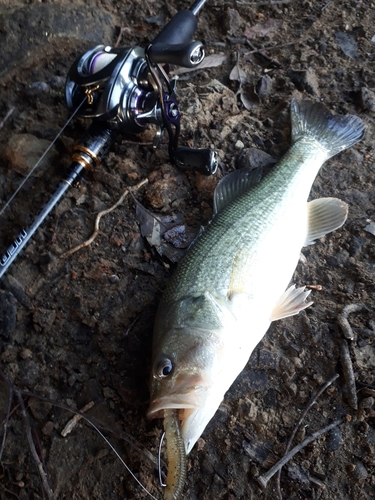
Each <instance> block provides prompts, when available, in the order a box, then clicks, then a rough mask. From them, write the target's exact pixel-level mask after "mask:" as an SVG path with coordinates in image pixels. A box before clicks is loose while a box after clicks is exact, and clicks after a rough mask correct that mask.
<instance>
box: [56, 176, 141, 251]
mask: <svg viewBox="0 0 375 500" xmlns="http://www.w3.org/2000/svg"><path fill="white" fill-rule="evenodd" d="M147 183H148V179H144V180H143V181H141V182H139V183H138V184H137V185H136V186H134V187H133V188H128V187H127V188H126V189H125V191H124V192H123V193H122V195H121V197H120V199H119V200H118V201H117V202H116V203H115V204H114V205H112V206H111V207H109V208H106V209H105V210H102V211H101V212H99V213H98V215H97V216H96V220H95V230H94V232H93V233H92V235H91V236H90V238H89V239H88V240H86V241H84V242H83V243H80V244H79V245H77V246H76V247H74V248H71V249H70V250H68V251H66V252H64V253H63V254H62V255H61V257H62V258H64V257H67V256H68V255H72V254H73V253H75V252H78V250H81V248H85V247H88V246H89V245H91V243H92V242H93V241H94V240H95V238H96V237H97V236H98V234H99V222H100V219H101V218H102V217H103V215H107V214H109V213H110V212H112V211H113V210H115V209H116V208H117V207H118V206H119V205H121V203H122V202H123V201H124V200H125V198H126V196H127V195H128V194H129V193H130V194H131V195H132V191H138V189H140V188H141V187H142V186H144V185H145V184H147Z"/></svg>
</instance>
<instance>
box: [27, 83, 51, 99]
mask: <svg viewBox="0 0 375 500" xmlns="http://www.w3.org/2000/svg"><path fill="white" fill-rule="evenodd" d="M48 91H49V85H48V84H47V83H46V82H33V83H31V84H30V85H29V87H28V88H27V89H26V94H27V95H29V96H33V97H34V96H37V95H39V94H43V93H44V92H48Z"/></svg>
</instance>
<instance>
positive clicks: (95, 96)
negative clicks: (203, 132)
mask: <svg viewBox="0 0 375 500" xmlns="http://www.w3.org/2000/svg"><path fill="white" fill-rule="evenodd" d="M193 8H194V7H193ZM196 25H197V19H196V16H195V14H194V11H193V10H183V11H180V12H179V13H178V14H177V15H176V16H175V17H174V18H173V19H172V20H171V21H170V23H168V24H167V25H166V26H165V28H164V29H163V30H162V32H161V33H160V34H159V35H158V36H157V37H156V38H155V40H154V41H153V42H152V43H151V44H150V45H148V47H147V48H146V49H143V48H141V47H135V48H131V49H124V48H112V47H105V46H104V45H98V46H96V47H94V48H93V49H91V50H89V51H88V52H86V53H85V54H84V55H82V56H81V57H80V58H79V59H77V60H76V61H75V63H74V64H73V66H72V68H71V69H70V72H69V75H68V78H67V81H66V87H65V94H66V101H67V105H68V108H69V110H70V111H74V110H76V109H77V108H78V107H79V106H80V104H81V103H82V101H84V104H83V105H82V106H81V107H80V108H79V111H78V113H77V114H78V115H80V116H83V117H86V118H92V119H94V121H95V122H96V123H100V124H101V125H102V126H103V127H105V128H106V129H108V130H110V131H119V132H131V133H139V132H141V131H142V130H144V128H145V127H147V125H149V124H155V125H157V127H158V130H157V133H156V135H155V137H154V142H153V145H154V147H155V148H156V147H157V146H158V144H159V142H160V140H161V138H162V136H163V133H164V131H165V130H167V133H168V136H169V156H170V159H171V161H173V162H174V163H175V164H176V165H177V166H178V167H180V168H182V169H194V170H198V171H199V172H201V173H203V174H206V175H210V174H213V173H214V172H215V171H216V168H217V157H216V153H215V152H214V151H213V150H211V149H191V148H186V147H178V137H179V134H180V113H179V109H178V103H177V100H176V95H175V83H176V81H175V80H172V81H171V80H170V79H169V77H168V74H167V71H168V65H169V64H176V65H178V66H183V67H187V68H194V67H197V66H198V65H199V64H200V63H201V62H202V61H203V59H204V55H205V54H204V50H203V46H202V43H201V42H191V41H190V39H191V37H192V36H193V34H194V32H195V29H196ZM162 65H164V66H162ZM165 65H166V66H165ZM85 97H86V99H85Z"/></svg>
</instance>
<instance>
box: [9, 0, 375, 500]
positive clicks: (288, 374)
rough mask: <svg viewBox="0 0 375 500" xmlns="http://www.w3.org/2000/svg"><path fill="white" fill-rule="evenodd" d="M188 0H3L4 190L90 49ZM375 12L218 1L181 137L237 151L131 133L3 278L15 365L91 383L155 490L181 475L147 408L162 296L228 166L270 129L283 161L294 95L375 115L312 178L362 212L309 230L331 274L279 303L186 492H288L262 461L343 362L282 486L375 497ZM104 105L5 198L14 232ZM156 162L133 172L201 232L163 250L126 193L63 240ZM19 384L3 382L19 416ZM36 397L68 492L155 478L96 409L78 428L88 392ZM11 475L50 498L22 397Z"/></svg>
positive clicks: (141, 196)
mask: <svg viewBox="0 0 375 500" xmlns="http://www.w3.org/2000/svg"><path fill="white" fill-rule="evenodd" d="M187 7H189V5H186V3H184V2H181V1H179V2H174V1H172V2H161V1H160V0H155V1H150V2H140V1H134V2H121V1H118V0H80V1H76V2H69V1H63V0H61V1H58V0H55V1H48V0H46V1H37V0H35V1H32V0H31V1H29V0H1V1H0V42H1V47H2V57H1V63H0V73H1V77H0V88H1V92H0V121H1V120H3V122H2V123H1V129H0V158H1V162H0V200H1V204H2V205H3V204H4V203H5V201H6V200H7V199H9V197H10V196H11V194H12V193H13V192H14V190H15V189H16V188H17V186H18V185H19V184H20V182H21V181H22V179H23V178H24V176H25V175H26V173H27V171H28V170H29V169H30V167H31V166H32V165H33V164H34V163H35V161H36V160H37V158H38V157H39V155H40V152H41V151H42V150H44V149H45V146H46V144H49V143H50V142H51V141H52V140H53V139H54V137H55V136H56V134H57V133H58V131H59V130H60V129H61V127H62V126H63V125H64V124H65V122H66V120H67V118H68V116H69V113H68V112H67V110H66V106H65V101H64V82H65V77H66V75H67V72H68V70H69V68H70V66H71V64H72V63H73V61H74V60H75V58H76V57H77V56H78V55H80V54H82V53H84V52H85V51H86V50H88V49H89V48H90V47H92V46H94V45H96V44H101V43H104V44H106V45H112V46H113V45H114V44H115V43H116V41H117V39H118V36H119V34H120V31H121V29H123V30H122V38H121V42H120V44H121V45H123V46H127V47H130V46H136V45H139V46H142V47H144V46H145V45H146V44H147V42H148V41H150V40H152V39H153V37H154V36H155V35H156V34H157V33H158V31H159V30H160V28H161V26H163V25H164V24H165V23H166V22H167V21H168V20H169V19H170V18H171V16H172V15H174V14H175V13H176V12H177V10H179V9H181V8H187ZM374 21H375V5H374V3H373V2H371V1H360V0H359V1H347V2H338V1H332V2H328V3H326V2H325V1H322V2H320V1H319V2H312V1H295V2H289V3H286V2H285V3H278V4H275V5H270V4H266V3H264V4H263V5H262V4H258V5H257V4H256V3H254V4H250V3H246V2H235V1H229V2H222V1H220V0H217V1H214V2H212V3H209V6H207V7H205V8H204V9H203V10H202V12H201V14H200V16H199V23H198V30H197V33H196V39H199V40H201V41H202V42H204V44H205V46H206V50H207V54H208V55H210V56H213V55H218V54H223V55H224V56H225V59H224V61H223V62H222V63H221V65H220V66H217V67H209V68H204V69H201V70H199V71H196V72H194V73H184V74H181V75H179V80H178V97H179V102H180V109H181V112H182V133H181V144H183V145H189V146H192V147H208V146H212V147H214V148H216V150H217V151H218V155H219V169H218V172H217V173H216V174H215V175H214V176H213V177H205V176H203V175H201V174H198V173H195V172H188V173H184V172H181V171H180V170H178V169H177V168H176V167H175V166H173V165H171V163H170V162H169V159H168V150H167V143H166V141H164V142H163V143H162V144H161V146H160V147H159V149H158V150H156V151H154V150H153V149H152V146H151V144H150V141H151V139H152V134H153V133H151V132H146V133H144V134H143V135H142V136H138V137H134V136H127V135H126V134H124V135H123V136H121V137H119V139H118V140H117V141H116V143H115V144H114V145H113V147H112V149H111V152H110V153H109V154H108V155H107V157H106V158H105V159H104V160H103V162H102V163H101V165H100V166H98V167H96V168H95V169H94V170H93V171H92V172H90V173H89V174H88V175H87V176H86V177H85V180H84V181H83V182H82V183H81V185H80V187H79V188H78V189H72V190H70V192H69V193H68V194H67V196H66V197H65V198H64V200H63V201H62V202H61V203H60V204H59V206H58V207H57V208H56V209H55V210H54V211H53V213H52V215H51V216H50V217H49V218H48V219H47V220H46V221H45V223H44V224H43V225H42V227H41V228H40V229H39V231H38V232H37V234H36V235H35V237H34V238H33V240H32V242H31V243H30V244H29V245H28V246H27V248H26V249H25V250H24V252H23V253H22V254H21V255H20V256H19V257H18V259H17V260H16V261H15V263H14V264H13V266H12V267H11V269H10V270H9V272H8V273H7V275H6V276H5V277H4V278H3V279H2V281H1V283H0V328H1V331H0V370H1V373H3V374H5V375H6V377H7V378H8V380H9V381H11V382H12V383H13V384H14V385H15V386H16V387H17V388H18V389H22V390H23V391H27V392H29V393H34V394H36V395H39V396H43V397H45V398H49V399H50V400H53V401H56V402H59V403H61V404H63V405H66V406H69V407H72V408H78V409H81V408H83V407H84V406H85V405H86V404H87V403H89V402H90V401H93V402H94V406H93V407H92V408H91V409H90V410H88V412H87V413H88V414H89V415H91V416H94V417H95V418H96V419H97V421H99V422H100V423H101V424H102V425H103V426H105V427H106V428H107V430H105V431H104V434H105V435H106V436H107V437H108V438H109V439H110V441H111V443H112V444H113V446H114V447H115V448H116V450H117V452H118V453H119V454H120V455H121V457H122V458H123V460H124V461H125V462H126V464H127V465H128V466H129V467H130V468H131V470H132V471H133V472H134V473H135V474H136V475H137V477H138V478H139V480H140V481H141V482H142V483H143V484H144V485H145V487H146V488H147V489H148V490H149V491H150V492H151V493H152V494H153V495H154V496H155V497H157V498H161V497H162V492H161V488H160V487H159V485H158V478H157V471H156V467H155V465H154V463H153V462H152V460H150V456H151V458H152V457H155V456H156V455H157V447H158V442H159V437H160V434H161V429H162V426H161V422H160V421H148V420H147V419H146V411H147V406H148V398H149V393H148V379H149V373H150V357H151V340H152V324H153V319H154V315H155V311H156V307H157V303H158V299H159V297H160V294H161V292H162V290H163V287H164V286H165V283H166V280H167V279H168V277H169V276H170V274H171V272H173V269H174V268H175V266H176V263H177V262H178V260H179V259H180V258H181V256H182V255H183V253H184V251H186V250H185V248H186V246H187V244H188V242H189V241H191V239H192V238H193V237H194V234H196V233H197V232H198V231H199V228H200V226H202V225H205V224H207V222H208V221H209V220H210V217H211V215H212V194H213V189H214V187H215V185H216V183H217V182H218V180H219V179H220V178H222V177H223V176H224V175H225V174H226V173H227V172H229V171H231V170H233V169H234V168H235V167H236V166H238V165H240V166H244V164H246V163H247V162H249V161H250V160H251V159H253V161H257V160H254V158H256V159H257V158H259V154H258V155H257V154H256V152H254V148H255V149H256V150H257V151H259V150H261V151H263V152H265V153H267V154H269V155H271V156H272V157H273V158H274V159H276V160H277V159H279V158H280V157H281V156H282V154H283V153H284V152H285V151H286V150H287V149H288V147H289V143H290V126H289V112H288V106H289V103H290V100H291V98H292V97H297V98H307V99H310V100H315V101H321V102H323V103H325V104H326V105H327V106H328V107H329V108H330V109H331V110H332V111H334V112H335V113H344V114H345V113H352V114H356V115H358V116H360V117H361V118H362V120H363V121H364V122H365V123H366V124H367V132H366V136H365V137H364V139H363V140H362V141H361V142H360V143H359V144H358V145H357V146H355V147H353V148H351V149H350V150H349V151H345V152H343V153H341V154H340V155H338V156H337V157H335V158H334V159H332V160H331V161H329V162H327V163H326V164H325V165H324V167H323V168H322V169H321V172H320V174H319V176H318V177H317V179H316V182H315V184H314V186H313V188H312V192H311V197H312V198H317V197H321V196H337V197H339V198H341V199H343V200H345V201H346V202H347V203H348V204H349V206H350V211H349V218H348V221H347V223H346V224H345V226H344V227H343V228H342V229H340V230H339V231H336V232H335V233H333V234H332V235H330V236H327V237H325V238H323V239H322V240H320V241H319V242H317V243H316V244H315V245H313V246H310V247H307V248H306V249H304V250H303V254H304V257H305V259H303V260H302V261H301V262H300V264H299V266H298V269H297V271H296V273H295V276H294V279H293V281H294V282H295V283H297V284H299V285H301V284H310V285H313V286H317V287H316V288H318V289H314V290H313V291H312V297H313V300H314V304H313V306H312V307H310V308H309V309H308V310H307V311H306V312H305V313H303V314H300V315H299V316H297V317H294V318H290V319H285V320H282V321H279V322H277V323H275V324H273V325H272V327H271V328H270V330H269V332H268V333H267V335H266V336H265V337H264V339H263V340H262V341H261V342H260V344H259V346H258V348H257V349H256V350H255V351H254V353H253V355H252V356H251V359H250V361H249V363H248V365H247V367H246V369H245V370H244V371H243V372H242V374H241V375H240V376H239V377H238V379H237V380H236V381H235V383H234V384H233V386H232V388H231V389H230V391H229V392H228V394H227V395H226V397H225V400H224V401H223V403H222V405H221V406H220V408H219V410H218V411H217V413H216V415H215V417H214V418H213V419H212V421H211V422H210V424H209V425H208V427H207V429H206V430H205V432H204V434H203V435H202V437H201V439H200V440H199V442H198V444H197V445H196V446H195V448H194V449H193V451H192V452H191V454H190V456H189V460H188V468H189V470H188V479H187V485H186V489H185V493H184V498H187V499H208V500H210V499H228V500H229V499H230V500H234V499H258V498H263V499H265V500H271V499H272V500H273V499H275V498H277V492H276V483H275V479H274V478H273V479H271V480H270V482H269V483H268V485H267V488H266V489H265V490H262V489H261V488H260V487H259V485H258V483H257V480H256V478H257V477H258V476H259V475H262V474H265V473H266V471H267V470H268V469H269V468H270V467H271V466H272V465H273V464H274V463H276V462H277V461H278V460H279V459H280V458H281V457H282V456H283V455H284V452H285V448H286V444H287V441H288V439H289V437H290V436H291V434H292V432H293V429H294V427H295V425H296V423H297V421H298V419H299V418H300V415H301V413H302V411H303V410H304V408H305V407H306V405H307V404H308V401H309V400H310V398H311V395H312V394H313V393H314V392H315V391H317V390H318V389H319V388H320V387H321V386H322V384H324V383H325V382H326V381H328V380H329V379H331V378H332V377H333V376H334V374H335V373H338V374H339V375H340V377H339V378H338V379H337V380H336V381H335V382H334V383H333V384H332V385H331V386H330V387H329V388H328V389H327V390H326V391H325V392H324V393H323V394H322V395H321V396H320V397H319V398H318V401H317V402H316V404H315V405H313V407H312V408H311V410H310V411H309V413H308V414H307V416H306V417H305V419H304V421H303V424H302V426H301V428H300V430H299V432H298V433H297V435H296V438H295V440H294V442H293V444H297V443H299V442H301V441H302V440H303V439H304V437H305V436H308V435H310V434H312V433H313V432H315V431H318V430H319V429H322V428H324V427H325V426H326V425H328V424H330V423H331V422H333V421H335V420H337V419H342V423H341V424H340V425H338V426H337V427H335V428H334V429H333V430H332V431H330V432H329V433H327V434H324V436H322V437H320V438H319V439H317V440H315V441H314V442H312V443H311V444H309V445H307V446H306V447H304V448H303V449H302V450H301V452H300V453H298V454H297V455H296V456H295V457H294V458H293V459H292V460H291V461H289V462H288V463H287V464H286V466H285V467H284V468H283V470H282V475H281V492H282V495H283V498H284V499H290V500H291V499H295V500H297V499H298V500H302V499H324V500H328V499H342V500H344V499H345V500H346V499H348V500H349V499H356V500H364V499H369V498H374V497H375V420H374V417H375V406H374V400H375V369H374V366H375V346H374V337H375V324H374V320H373V314H374V294H375V286H374V277H375V250H374V243H375V229H374V228H375V194H374V188H373V183H374V178H375V163H374V146H375V142H374V136H375V135H374V126H375V75H374V62H375V50H374V49H375V28H374V26H375V23H374ZM259 49H262V52H261V53H260V52H257V50H259ZM263 49H264V50H263ZM10 111H12V112H11V114H10V115H9V112H10ZM7 115H8V116H7ZM88 125H89V122H88V121H87V120H84V119H80V118H75V119H74V120H73V121H71V122H70V123H69V125H68V126H67V128H66V129H65V130H64V131H63V133H62V135H61V136H60V137H59V139H58V140H57V141H56V143H55V145H54V146H53V148H52V149H51V151H50V153H49V155H48V157H47V158H46V159H45V160H44V161H43V162H42V164H41V165H40V167H39V168H38V169H37V170H36V172H35V174H34V175H33V176H31V178H30V179H29V180H28V181H27V183H26V184H25V186H24V187H23V189H22V191H21V192H20V194H19V195H18V196H17V197H16V198H15V199H14V201H13V202H12V204H11V206H10V207H9V208H8V209H7V210H6V211H5V212H4V213H3V214H2V215H1V240H0V246H1V251H2V253H3V252H4V251H5V250H6V249H7V247H8V245H9V244H10V243H11V241H13V239H14V238H15V236H16V235H17V234H18V233H19V231H20V230H21V228H23V227H25V226H28V225H29V224H30V223H31V221H32V220H33V218H34V216H35V215H36V214H37V213H38V212H39V210H40V209H41V207H42V206H43V204H44V203H45V202H46V200H47V199H48V198H49V196H50V195H51V193H52V192H53V189H54V188H55V186H57V184H58V182H59V176H60V174H61V172H63V171H64V169H66V168H67V167H68V166H69V164H70V154H71V151H72V146H73V144H74V141H76V140H77V139H79V138H80V137H82V135H83V134H84V132H85V130H86V128H87V127H88ZM25 134H27V135H25ZM262 158H263V156H262ZM263 159H264V158H263ZM238 162H239V163H238ZM145 178H148V184H147V185H146V186H144V187H142V188H140V189H139V190H138V191H136V192H135V196H136V198H137V200H138V202H140V203H141V204H142V205H143V207H145V208H146V209H148V210H150V211H152V212H154V213H156V214H157V215H158V216H159V217H169V218H172V219H173V220H175V221H178V225H179V226H180V229H179V231H180V234H181V232H182V233H183V238H176V237H174V236H173V234H172V235H171V234H169V237H168V238H164V239H163V241H162V247H161V248H159V251H158V249H157V248H156V247H155V246H154V242H153V241H151V243H150V241H148V240H147V239H146V238H145V237H144V236H143V235H142V233H141V230H140V224H139V222H140V220H141V218H140V215H139V212H140V211H142V209H141V208H139V206H138V205H137V204H136V203H135V201H134V200H133V199H132V198H131V197H127V198H126V199H125V201H124V203H123V204H122V205H121V206H120V207H118V208H117V209H116V210H114V211H112V212H111V213H109V214H108V215H106V216H105V217H103V218H102V220H101V223H100V231H99V235H98V237H97V238H96V239H95V241H94V242H93V243H92V244H91V245H90V246H89V247H86V248H83V249H82V250H80V251H78V252H76V253H74V254H73V255H71V256H68V257H63V256H62V254H63V253H64V252H65V251H67V250H69V249H70V248H72V247H74V246H75V245H77V244H79V243H81V242H82V241H84V240H85V239H87V238H88V237H89V236H90V235H91V233H92V231H93V229H94V221H95V217H96V215H97V213H98V212H99V211H101V210H103V209H105V208H108V207H110V206H111V205H113V204H114V203H115V202H116V201H117V200H118V198H119V197H120V196H121V194H122V193H123V191H124V190H125V188H126V186H132V185H136V184H137V183H139V182H140V181H141V180H143V179H145ZM137 206H138V215H137V210H136V208H137ZM169 220H170V219H169ZM177 232H178V231H177ZM182 240H183V241H182ZM353 303H354V304H362V305H364V306H365V307H366V308H367V309H362V310H361V311H359V312H355V313H353V314H350V316H349V321H350V323H351V326H352V328H353V332H354V338H353V340H349V341H347V345H348V347H349V353H350V358H351V360H352V363H353V370H354V377H355V380H356V384H357V391H358V401H359V405H358V409H357V410H355V409H353V408H352V406H351V405H350V403H349V399H348V391H347V388H346V384H345V379H344V375H343V371H344V370H343V365H342V362H341V358H340V342H341V341H342V339H343V333H342V330H341V329H340V327H339V326H338V323H337V315H338V313H339V312H340V311H341V310H342V309H343V308H344V307H345V306H347V305H349V304H353ZM249 333H250V334H251V319H250V320H249ZM9 387H10V386H9V383H8V384H7V383H5V382H2V383H1V386H0V424H1V432H2V434H3V433H4V422H5V420H6V413H7V407H8V402H9V393H10V389H9ZM23 400H24V404H25V407H26V412H27V414H28V416H29V429H31V433H32V437H33V441H34V443H35V447H36V452H35V453H36V454H37V455H38V457H39V459H40V460H41V461H42V462H43V464H44V465H45V470H46V471H47V480H48V482H49V484H50V488H51V490H52V491H53V493H54V495H55V497H56V498H59V499H60V498H61V499H68V498H69V499H89V498H90V499H111V500H116V499H119V498H126V499H137V498H146V497H147V495H146V493H145V492H144V491H143V490H142V489H141V488H140V486H139V485H138V484H137V483H136V482H135V481H134V480H133V479H132V477H131V476H130V475H129V473H128V472H127V470H126V469H125V467H124V466H123V465H122V463H121V462H120V460H119V459H118V458H117V457H116V455H115V454H114V453H113V452H112V451H111V450H110V448H109V447H108V446H107V444H106V443H105V442H104V440H103V439H102V438H101V437H100V436H99V435H98V434H97V433H96V431H95V430H93V429H92V428H90V427H89V426H88V425H87V424H85V423H83V421H82V420H81V421H79V422H78V423H77V425H76V427H75V428H74V429H73V430H72V432H71V433H70V434H68V435H67V436H66V437H62V435H61V431H62V430H63V428H64V426H65V424H66V423H67V421H68V420H69V419H70V418H71V417H72V413H70V412H69V411H67V410H66V409H63V408H61V407H59V406H57V405H56V404H52V403H46V402H42V401H41V400H38V399H36V398H33V397H30V396H26V395H24V397H23ZM110 431H112V433H111V432H110ZM114 433H115V434H114ZM116 433H117V434H116ZM121 433H122V435H120V434H121ZM125 438H126V439H127V440H126V439H125ZM128 438H129V439H128ZM130 438H131V439H130ZM129 440H130V441H132V442H133V443H135V444H136V445H134V444H132V443H130V442H129ZM142 450H143V451H142ZM0 476H1V479H2V480H1V483H0V496H1V498H4V499H14V498H19V499H39V498H40V499H41V498H47V494H46V491H45V489H44V488H43V485H42V482H41V479H40V476H39V473H38V467H37V464H36V461H35V460H34V458H33V456H32V453H31V451H30V447H29V444H28V437H27V430H26V426H25V422H24V419H23V414H22V405H21V406H20V403H19V399H17V397H15V398H14V399H13V401H12V403H11V416H10V418H9V421H8V423H7V435H6V439H5V447H4V451H3V454H2V458H1V468H0Z"/></svg>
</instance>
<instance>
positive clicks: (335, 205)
mask: <svg viewBox="0 0 375 500" xmlns="http://www.w3.org/2000/svg"><path fill="white" fill-rule="evenodd" d="M347 216H348V205H347V203H345V202H344V201H341V200H339V199H337V198H319V199H318V200H313V201H310V202H309V203H308V204H307V217H308V234H307V237H306V241H305V245H311V244H312V243H314V240H316V239H318V238H321V237H322V236H324V235H325V234H327V233H330V232H331V231H334V230H335V229H338V228H339V227H341V226H342V225H343V224H344V222H345V221H346V218H347Z"/></svg>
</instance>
